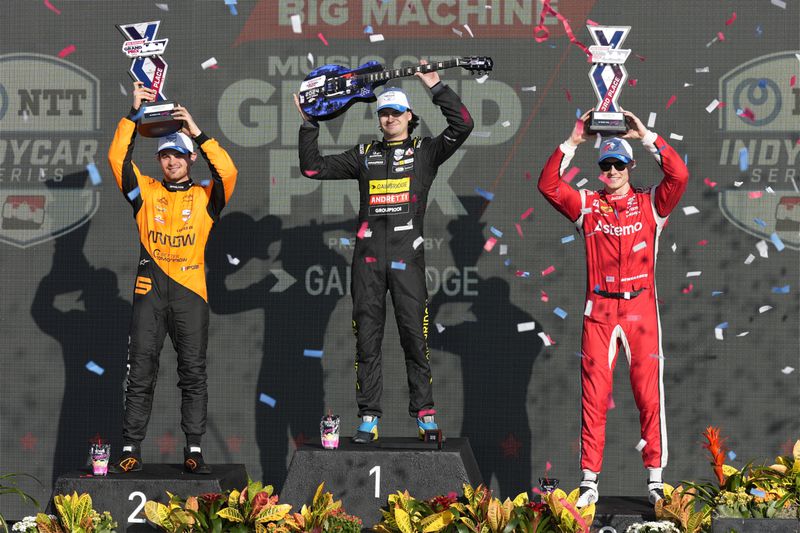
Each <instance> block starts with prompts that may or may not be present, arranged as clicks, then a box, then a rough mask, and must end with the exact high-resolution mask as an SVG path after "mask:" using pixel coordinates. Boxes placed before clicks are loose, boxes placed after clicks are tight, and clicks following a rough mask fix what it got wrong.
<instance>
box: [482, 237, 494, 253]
mask: <svg viewBox="0 0 800 533" xmlns="http://www.w3.org/2000/svg"><path fill="white" fill-rule="evenodd" d="M495 244H497V239H496V238H495V237H489V238H488V239H487V240H486V242H485V243H484V245H483V249H484V250H486V251H487V252H491V251H492V248H494V245H495Z"/></svg>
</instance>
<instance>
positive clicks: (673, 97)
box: [666, 94, 678, 109]
mask: <svg viewBox="0 0 800 533" xmlns="http://www.w3.org/2000/svg"><path fill="white" fill-rule="evenodd" d="M677 99H678V97H677V96H675V95H674V94H673V95H672V96H670V97H669V100H667V107H666V109H669V108H670V107H672V104H674V103H675V100H677Z"/></svg>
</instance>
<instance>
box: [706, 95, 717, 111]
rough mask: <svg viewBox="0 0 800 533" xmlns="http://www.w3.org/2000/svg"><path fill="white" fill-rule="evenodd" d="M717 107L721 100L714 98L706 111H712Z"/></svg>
mask: <svg viewBox="0 0 800 533" xmlns="http://www.w3.org/2000/svg"><path fill="white" fill-rule="evenodd" d="M717 107H719V100H717V99H716V98H714V99H713V100H711V103H710V104H708V105H707V106H706V113H711V112H712V111H714V110H715V109H716V108H717Z"/></svg>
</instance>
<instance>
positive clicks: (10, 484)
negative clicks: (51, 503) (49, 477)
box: [0, 473, 42, 533]
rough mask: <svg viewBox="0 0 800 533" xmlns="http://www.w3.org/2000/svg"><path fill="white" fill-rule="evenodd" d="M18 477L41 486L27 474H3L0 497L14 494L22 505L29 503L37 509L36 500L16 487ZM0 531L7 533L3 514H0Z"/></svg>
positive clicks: (0, 481) (0, 479) (0, 480)
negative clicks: (25, 478)
mask: <svg viewBox="0 0 800 533" xmlns="http://www.w3.org/2000/svg"><path fill="white" fill-rule="evenodd" d="M20 477H27V478H30V479H32V480H34V481H36V483H38V484H39V485H40V486H41V484H42V483H41V482H40V481H39V480H38V479H36V478H35V477H33V476H31V475H28V474H17V473H9V474H3V475H2V476H0V496H3V495H4V494H16V495H17V496H19V498H20V499H21V500H22V501H23V503H30V504H32V505H33V506H34V507H36V508H37V509H38V508H39V502H38V501H36V498H34V497H33V496H31V495H30V494H28V493H27V492H25V491H24V490H22V489H20V488H19V487H17V479H18V478H20ZM0 531H2V532H3V533H8V524H7V523H6V519H5V518H4V517H3V513H0Z"/></svg>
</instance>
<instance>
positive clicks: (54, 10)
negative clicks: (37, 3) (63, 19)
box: [44, 0, 61, 15]
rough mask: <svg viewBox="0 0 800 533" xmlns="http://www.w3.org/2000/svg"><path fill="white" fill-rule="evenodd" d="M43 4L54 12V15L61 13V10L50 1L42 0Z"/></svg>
mask: <svg viewBox="0 0 800 533" xmlns="http://www.w3.org/2000/svg"><path fill="white" fill-rule="evenodd" d="M44 5H45V7H47V9H49V10H50V11H52V12H53V13H55V14H56V15H60V14H61V10H60V9H58V8H57V7H56V6H54V5H53V4H51V3H50V0H44Z"/></svg>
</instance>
